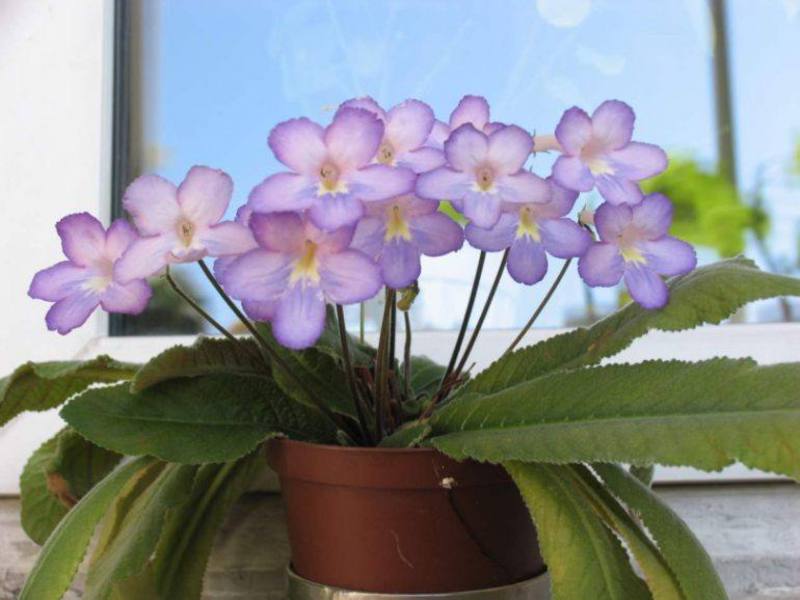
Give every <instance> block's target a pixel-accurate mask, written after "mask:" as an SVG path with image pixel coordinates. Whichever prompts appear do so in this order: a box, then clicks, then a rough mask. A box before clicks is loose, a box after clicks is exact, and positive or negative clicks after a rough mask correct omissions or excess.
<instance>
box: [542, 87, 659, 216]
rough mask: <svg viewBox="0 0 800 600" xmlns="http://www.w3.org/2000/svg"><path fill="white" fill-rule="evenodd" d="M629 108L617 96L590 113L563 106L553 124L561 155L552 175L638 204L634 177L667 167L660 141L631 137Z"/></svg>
mask: <svg viewBox="0 0 800 600" xmlns="http://www.w3.org/2000/svg"><path fill="white" fill-rule="evenodd" d="M634 119H635V115H634V113H633V109H632V108H631V107H630V106H628V105H627V104H625V103H624V102H620V101H619V100H607V101H606V102H603V103H602V104H601V105H600V106H599V107H597V110H595V111H594V113H593V114H592V116H591V117H589V115H587V114H586V113H585V112H584V111H583V110H581V109H580V108H578V107H573V108H570V109H569V110H567V111H566V112H565V113H564V115H563V116H562V117H561V121H560V122H559V124H558V127H556V138H557V139H558V143H559V144H560V146H561V150H562V152H563V154H562V155H561V156H559V157H558V160H556V162H555V164H554V165H553V177H554V178H555V180H556V181H557V182H558V183H559V184H561V185H562V186H564V187H566V188H568V189H571V190H575V191H576V192H588V191H590V190H591V189H592V188H594V187H595V186H597V191H599V192H600V194H601V195H602V196H603V198H605V199H606V200H607V201H609V202H611V203H612V204H631V205H633V204H638V203H639V202H641V200H642V197H643V195H642V191H641V190H640V189H639V186H638V185H637V183H636V182H637V181H640V180H642V179H647V178H648V177H652V176H653V175H657V174H658V173H661V172H662V171H663V170H664V169H666V168H667V155H666V154H665V153H664V151H663V150H662V149H661V148H659V147H658V146H654V145H653V144H643V143H641V142H632V141H631V136H632V135H633V122H634Z"/></svg>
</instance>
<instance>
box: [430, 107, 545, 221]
mask: <svg viewBox="0 0 800 600" xmlns="http://www.w3.org/2000/svg"><path fill="white" fill-rule="evenodd" d="M532 147H533V141H532V140H531V136H529V135H528V134H527V133H526V132H525V131H524V130H523V129H521V128H519V127H517V126H516V125H509V126H508V127H501V128H500V129H498V130H496V131H494V132H493V133H491V134H490V135H486V134H485V133H483V132H482V131H478V130H477V129H476V128H475V127H474V126H473V125H472V124H471V123H466V124H464V125H461V126H460V127H459V128H458V129H456V130H455V131H454V132H453V133H452V135H450V137H449V138H448V139H447V142H445V145H444V153H445V156H446V157H447V166H444V167H439V168H438V169H435V170H433V171H431V172H429V173H423V174H422V175H420V176H419V179H418V180H417V192H416V193H417V195H418V196H420V197H422V198H428V199H430V200H449V201H450V202H452V203H453V205H454V206H455V207H456V208H457V209H458V210H459V211H461V212H462V213H463V214H464V216H465V217H467V218H468V219H469V220H470V221H472V222H473V223H474V224H475V225H477V226H478V227H484V228H490V227H494V225H495V224H496V223H497V221H498V219H499V218H500V212H501V206H502V205H503V203H504V202H513V203H527V202H544V201H546V200H547V199H548V198H549V197H550V186H549V185H548V184H547V183H546V182H545V181H544V179H542V178H541V177H539V176H537V175H534V174H533V173H530V172H528V171H526V170H524V169H523V166H524V164H525V161H526V160H527V159H528V156H529V155H530V153H531V148H532Z"/></svg>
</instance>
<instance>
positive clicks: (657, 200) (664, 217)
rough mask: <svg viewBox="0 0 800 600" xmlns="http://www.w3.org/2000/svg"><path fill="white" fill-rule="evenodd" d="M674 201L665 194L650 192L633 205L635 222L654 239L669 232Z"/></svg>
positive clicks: (646, 234)
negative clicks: (639, 202) (640, 201)
mask: <svg viewBox="0 0 800 600" xmlns="http://www.w3.org/2000/svg"><path fill="white" fill-rule="evenodd" d="M672 212H673V208H672V202H670V201H669V198H667V197H666V196H665V195H664V194H649V195H647V196H645V198H644V200H642V203H641V204H638V205H636V206H634V207H633V224H634V225H635V226H636V228H637V229H638V230H639V231H641V232H642V233H644V234H645V236H646V237H647V239H650V240H654V239H656V238H660V237H662V236H664V235H666V234H667V232H668V231H669V226H670V225H671V224H672Z"/></svg>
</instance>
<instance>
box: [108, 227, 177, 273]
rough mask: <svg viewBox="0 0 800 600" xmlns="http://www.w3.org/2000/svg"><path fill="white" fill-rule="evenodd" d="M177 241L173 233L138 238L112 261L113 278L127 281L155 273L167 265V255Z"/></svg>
mask: <svg viewBox="0 0 800 600" xmlns="http://www.w3.org/2000/svg"><path fill="white" fill-rule="evenodd" d="M177 243H178V239H177V237H176V236H175V235H174V234H173V235H172V236H170V235H167V234H165V235H154V236H151V237H144V238H139V239H138V240H136V241H135V242H133V243H132V244H131V245H130V246H129V247H128V249H127V250H126V251H125V254H123V255H122V257H121V258H120V259H119V260H118V261H117V262H116V263H114V280H115V281H117V282H119V283H128V282H129V281H133V280H134V279H145V278H147V277H150V276H151V275H155V274H156V273H158V272H159V271H160V270H161V269H163V268H164V267H165V266H166V265H167V262H168V261H169V258H168V255H169V254H170V252H171V251H172V249H173V248H174V247H175V245H176V244H177Z"/></svg>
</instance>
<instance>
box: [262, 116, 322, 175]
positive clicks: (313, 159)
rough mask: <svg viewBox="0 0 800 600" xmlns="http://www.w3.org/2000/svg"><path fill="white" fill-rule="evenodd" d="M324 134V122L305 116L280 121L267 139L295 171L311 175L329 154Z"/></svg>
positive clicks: (277, 155) (283, 160)
mask: <svg viewBox="0 0 800 600" xmlns="http://www.w3.org/2000/svg"><path fill="white" fill-rule="evenodd" d="M324 136H325V130H324V129H323V128H322V126H321V125H318V124H317V123H314V122H313V121H312V120H310V119H307V118H305V117H302V118H300V119H290V120H288V121H284V122H283V123H278V125H276V126H275V127H274V128H273V129H272V131H270V133H269V139H268V140H267V143H268V144H269V147H270V148H271V149H272V152H274V153H275V157H276V158H277V159H278V160H279V161H281V162H282V163H283V164H285V165H286V166H287V167H289V168H290V169H291V170H292V171H295V172H297V173H302V174H304V175H309V176H311V175H316V173H317V171H319V168H320V165H322V163H323V162H325V159H326V158H327V156H328V149H327V148H326V147H325V139H324Z"/></svg>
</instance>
